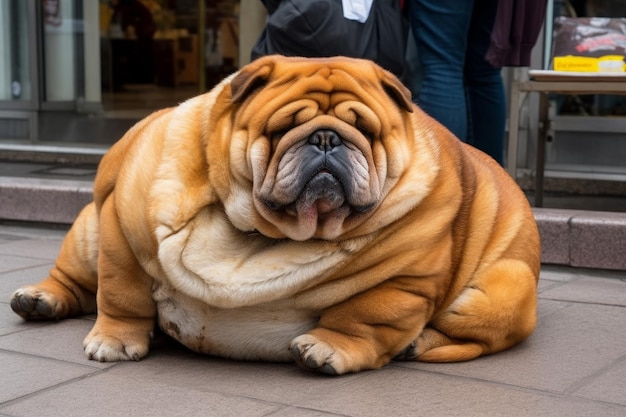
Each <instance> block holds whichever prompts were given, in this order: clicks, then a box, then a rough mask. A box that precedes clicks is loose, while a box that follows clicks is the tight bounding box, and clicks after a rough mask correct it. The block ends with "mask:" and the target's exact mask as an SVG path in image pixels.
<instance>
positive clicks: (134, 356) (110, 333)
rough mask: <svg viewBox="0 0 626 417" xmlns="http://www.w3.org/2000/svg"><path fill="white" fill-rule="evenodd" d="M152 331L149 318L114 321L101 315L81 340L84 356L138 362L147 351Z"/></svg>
mask: <svg viewBox="0 0 626 417" xmlns="http://www.w3.org/2000/svg"><path fill="white" fill-rule="evenodd" d="M153 330H154V323H153V321H152V320H149V319H135V320H130V319H126V320H117V319H115V318H114V317H110V316H106V315H104V314H101V315H99V316H98V318H97V320H96V324H95V325H94V327H93V329H91V331H90V332H89V334H88V335H87V337H85V340H84V341H83V347H84V348H85V355H87V357H88V358H89V359H91V360H96V361H99V362H117V361H138V360H140V359H141V358H143V357H145V356H146V355H147V354H148V350H149V347H150V339H151V338H152V336H153Z"/></svg>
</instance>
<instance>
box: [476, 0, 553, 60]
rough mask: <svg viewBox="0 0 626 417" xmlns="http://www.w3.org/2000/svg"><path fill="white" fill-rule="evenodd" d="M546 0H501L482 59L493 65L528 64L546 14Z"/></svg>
mask: <svg viewBox="0 0 626 417" xmlns="http://www.w3.org/2000/svg"><path fill="white" fill-rule="evenodd" d="M546 2H547V1H546V0H500V1H499V2H498V11H497V12H496V19H495V22H494V25H493V30H492V31H491V46H490V47H489V50H488V51H487V55H486V56H485V58H486V59H487V61H489V63H491V65H493V66H494V67H497V68H499V67H527V66H529V65H530V53H531V50H532V49H533V46H535V43H536V42H537V36H539V32H540V31H541V27H542V25H543V21H544V19H545V14H546Z"/></svg>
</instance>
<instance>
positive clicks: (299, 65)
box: [11, 56, 540, 374]
mask: <svg viewBox="0 0 626 417" xmlns="http://www.w3.org/2000/svg"><path fill="white" fill-rule="evenodd" d="M539 268H540V247H539V237H538V232H537V227H536V224H535V222H534V218H533V214H532V211H531V209H530V207H529V205H528V203H527V201H526V199H525V197H524V195H523V193H522V192H521V191H520V189H519V188H518V186H517V185H516V183H515V182H514V181H513V180H512V179H511V178H510V177H509V176H508V175H507V174H506V172H505V171H504V170H503V169H502V168H501V167H500V166H498V165H497V164H496V163H495V162H494V161H493V160H491V159H490V158H489V157H487V156H486V155H484V154H483V153H481V152H479V151H477V150H475V149H473V148H472V147H470V146H467V145H465V144H463V143H462V142H460V141H459V140H458V139H457V138H455V137H454V136H453V135H452V134H451V133H450V132H449V131H448V130H446V129H445V128H444V127H442V126H441V125H440V124H438V123H437V122H435V121H434V120H433V119H431V118H430V117H428V116H427V115H426V114H425V113H423V112H422V111H421V110H420V109H419V108H418V107H416V106H415V105H413V104H412V102H411V97H410V93H409V92H408V90H407V89H406V88H405V87H404V86H403V85H402V84H401V83H400V82H399V81H398V80H397V79H396V78H395V77H394V76H393V75H391V74H390V73H388V72H386V71H384V70H382V69H381V68H380V67H378V66H376V65H375V64H373V63H371V62H369V61H361V60H355V59H347V58H328V59H306V58H285V57H278V56H270V57H265V58H262V59H259V60H257V61H255V62H253V63H251V64H249V65H248V66H246V67H244V68H243V69H241V70H240V71H239V72H238V73H236V74H234V75H233V76H231V77H229V78H227V79H225V80H224V81H223V82H221V83H220V84H219V85H218V86H216V87H215V88H214V89H213V90H212V91H210V92H209V93H207V94H204V95H200V96H198V97H195V98H192V99H190V100H188V101H186V102H184V103H182V104H180V105H179V106H177V107H175V108H170V109H166V110H162V111H159V112H156V113H154V114H152V115H151V116H149V117H147V118H146V119H145V120H143V121H141V122H139V123H138V124H137V125H136V126H134V127H133V128H132V129H131V130H130V131H129V132H128V133H127V134H126V135H125V136H124V137H123V138H122V139H121V140H120V141H119V142H118V143H116V144H115V145H114V146H113V147H112V148H111V149H110V151H109V152H108V153H107V154H106V156H105V157H104V158H103V160H102V162H101V165H100V167H99V170H98V174H97V177H96V180H95V184H94V202H93V203H91V204H89V205H88V206H87V207H86V208H85V209H84V210H83V211H82V212H81V213H80V215H79V216H78V218H77V220H76V222H75V224H74V225H73V227H72V228H71V230H70V231H69V232H68V234H67V236H66V238H65V240H64V242H63V245H62V247H61V251H60V254H59V257H58V259H57V261H56V264H55V266H54V268H53V269H52V270H51V271H50V275H49V277H47V278H46V279H45V280H43V281H42V282H41V283H39V284H37V285H33V286H26V287H23V288H21V289H19V290H17V291H16V292H15V293H14V295H13V297H12V300H11V306H12V308H13V310H14V311H15V312H16V313H17V314H19V315H20V316H22V317H24V318H25V319H60V318H63V317H68V316H76V315H80V314H85V313H93V312H96V311H97V313H98V315H97V320H96V322H95V325H94V327H93V329H92V330H91V332H90V333H89V334H88V335H87V336H86V338H85V341H84V348H85V353H86V355H87V356H88V357H89V358H90V359H94V360H99V361H119V360H138V359H140V358H142V357H144V356H146V355H147V354H148V349H149V344H150V339H151V336H152V334H153V331H154V329H155V324H158V326H160V328H161V329H162V330H163V331H164V332H166V333H167V334H169V335H170V336H172V337H173V338H175V339H177V340H178V341H180V342H182V343H183V344H184V345H186V346H188V347H189V348H190V349H193V350H195V351H197V352H202V353H207V354H211V355H219V356H223V357H229V358H237V359H248V360H269V361H289V360H295V361H296V362H297V363H298V364H300V365H301V366H303V367H305V368H310V369H314V370H318V371H320V372H324V373H330V374H343V373H346V372H355V371H360V370H365V369H372V368H378V367H381V366H383V365H385V364H386V363H388V362H389V361H390V360H392V359H393V358H396V359H404V360H418V361H441V362H450V361H463V360H469V359H472V358H476V357H478V356H481V355H486V354H491V353H494V352H498V351H501V350H503V349H507V348H509V347H511V346H514V345H515V344H517V343H519V342H521V341H522V340H524V339H525V338H526V337H527V336H528V335H529V334H530V333H531V332H532V331H533V329H534V327H535V321H536V286H537V279H538V275H539Z"/></svg>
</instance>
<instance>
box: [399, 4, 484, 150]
mask: <svg viewBox="0 0 626 417" xmlns="http://www.w3.org/2000/svg"><path fill="white" fill-rule="evenodd" d="M472 5H473V1H472V0H463V1H459V0H412V1H411V2H410V3H409V21H410V24H411V29H412V31H413V36H414V37H415V41H416V44H417V45H416V47H417V55H418V60H419V63H420V66H421V70H422V74H423V79H422V85H421V88H420V92H419V95H418V97H417V100H416V101H417V104H418V105H419V106H420V107H421V108H422V109H423V110H424V111H425V112H426V113H428V114H429V115H431V116H432V117H433V118H435V119H436V120H438V121H439V122H440V123H442V124H443V125H444V126H446V127H447V128H448V129H449V130H450V131H452V133H454V134H455V135H456V136H458V137H459V138H460V139H461V140H463V141H465V140H466V138H467V108H466V104H465V100H466V98H465V89H464V84H463V65H464V62H465V48H466V43H467V35H468V29H469V24H470V19H471V15H472Z"/></svg>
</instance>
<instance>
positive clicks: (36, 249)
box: [0, 239, 61, 260]
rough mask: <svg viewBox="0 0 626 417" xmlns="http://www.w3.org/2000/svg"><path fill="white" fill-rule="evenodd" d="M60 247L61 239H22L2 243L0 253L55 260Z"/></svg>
mask: <svg viewBox="0 0 626 417" xmlns="http://www.w3.org/2000/svg"><path fill="white" fill-rule="evenodd" d="M60 247H61V241H59V240H43V239H20V240H14V241H11V242H9V243H0V254H1V255H17V256H23V257H26V258H39V259H48V260H55V259H56V258H57V256H58V254H59V249H60Z"/></svg>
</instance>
